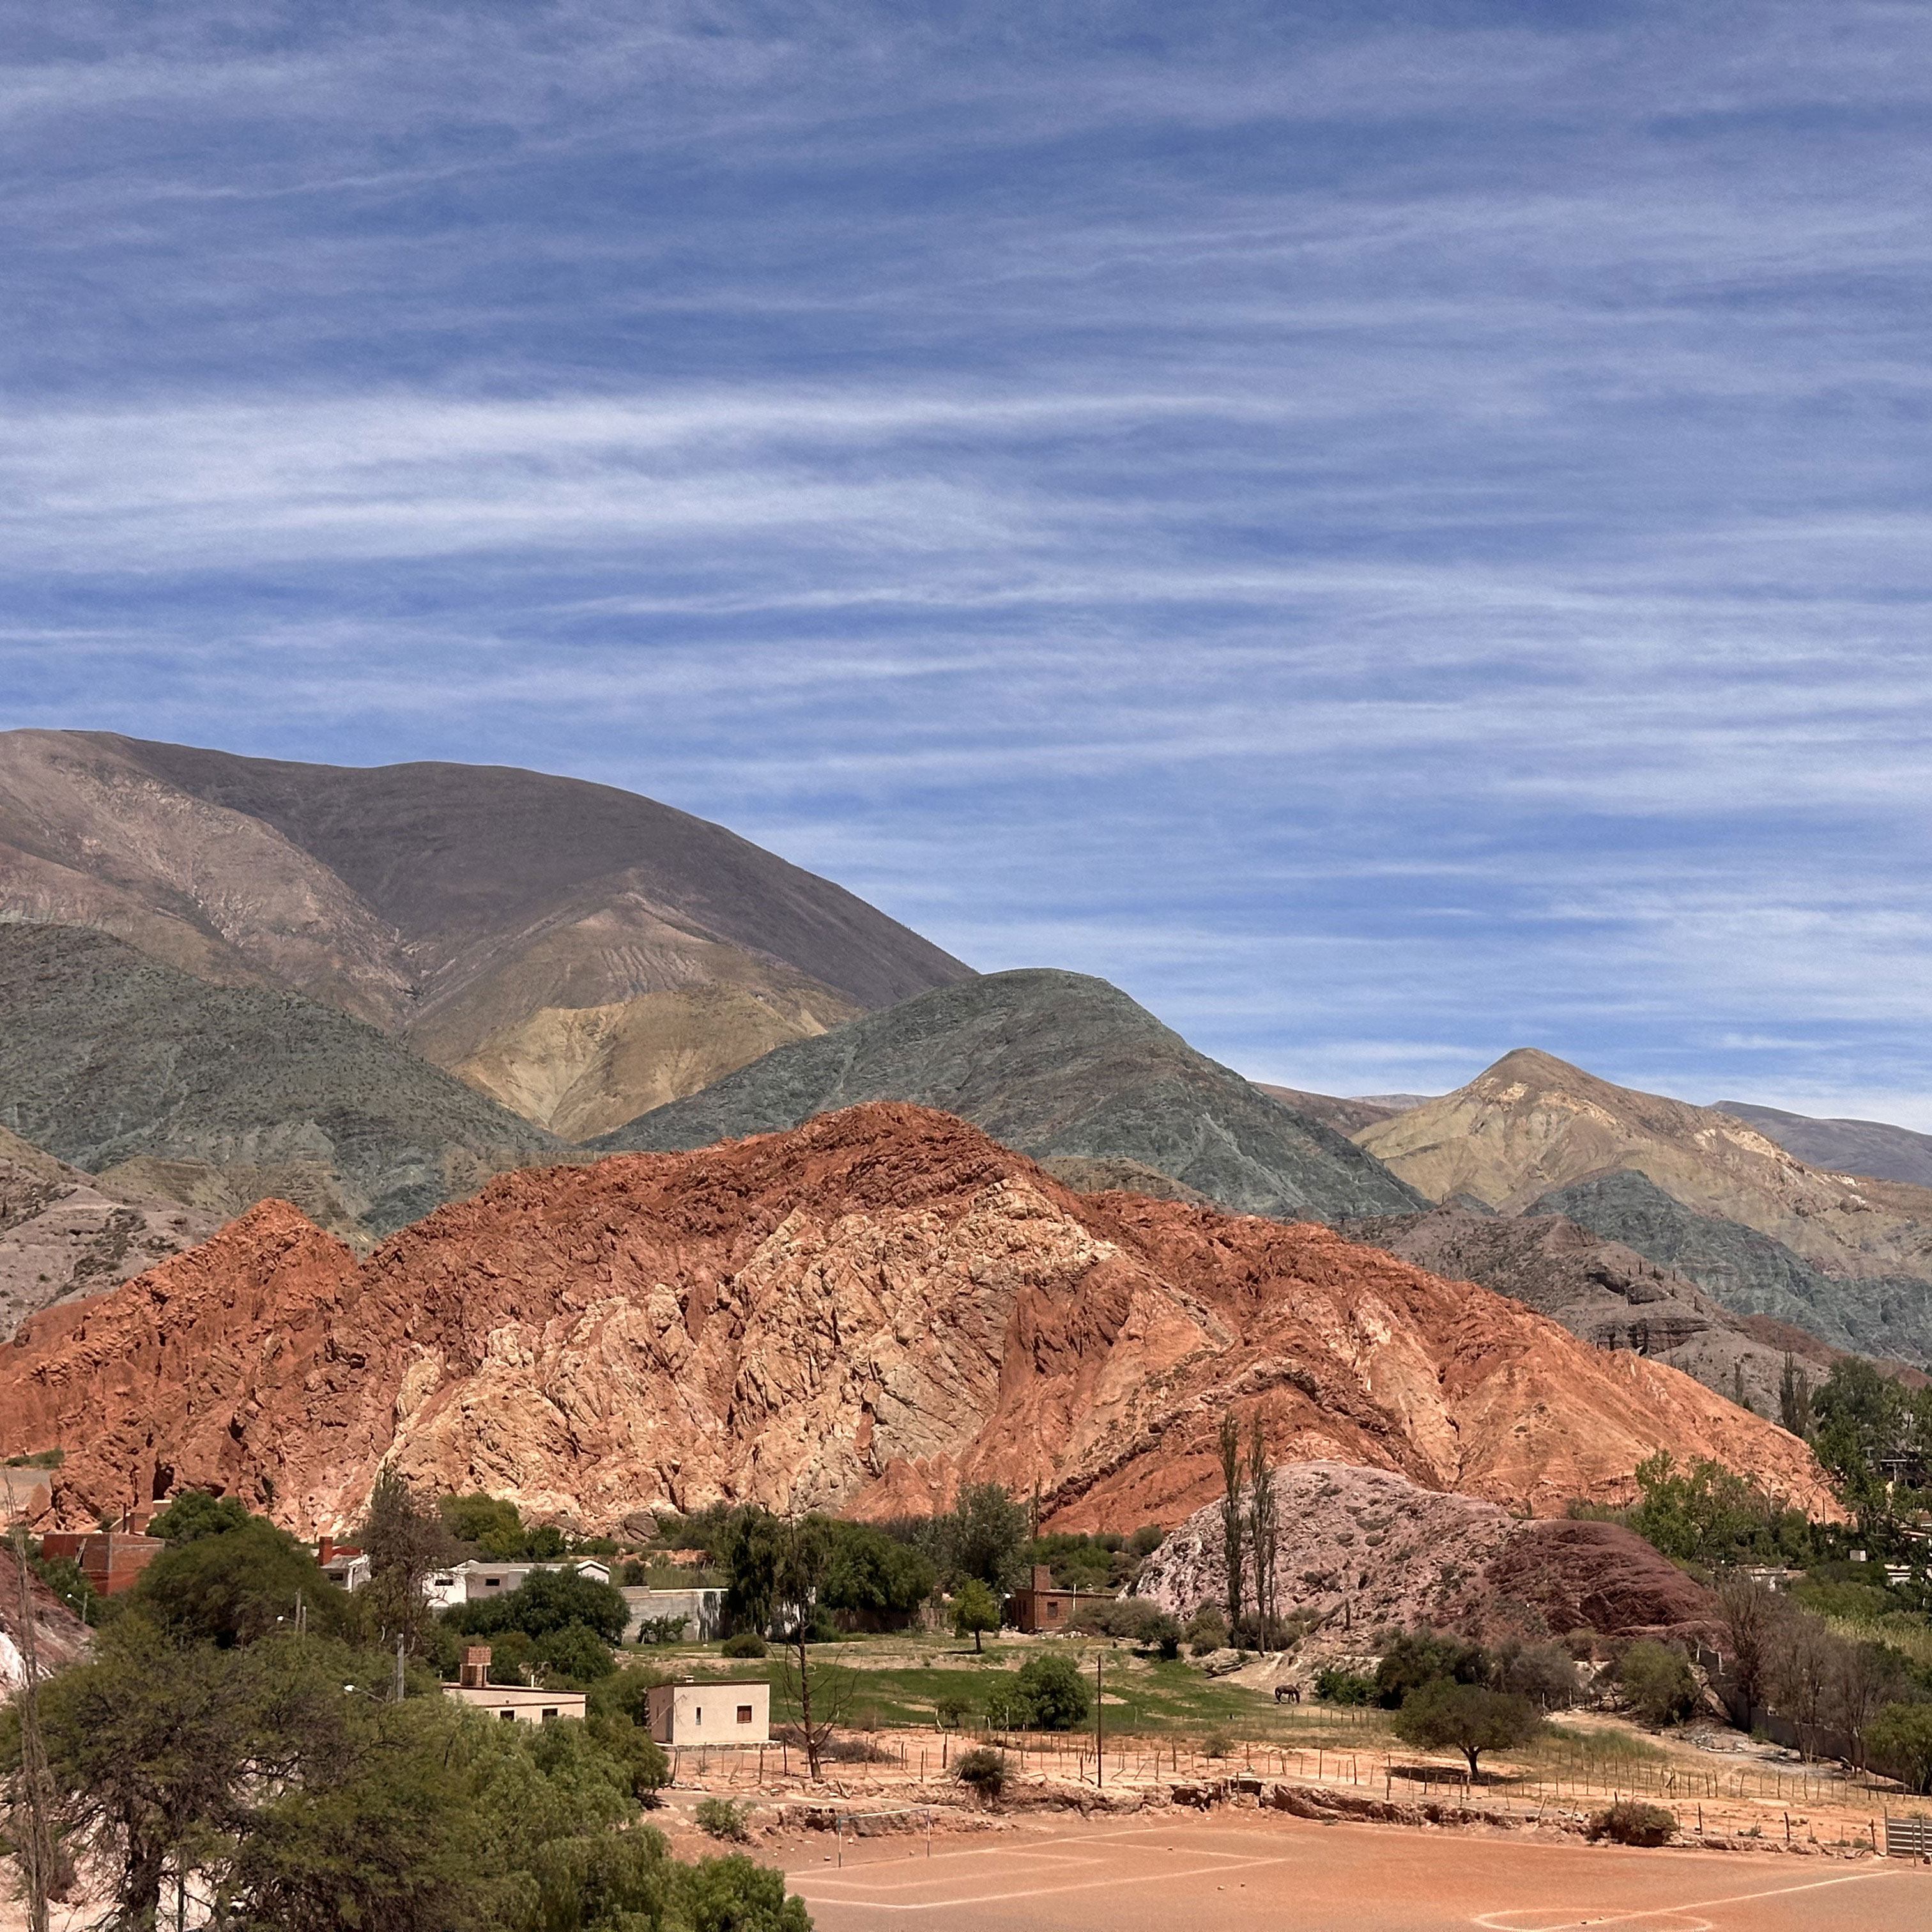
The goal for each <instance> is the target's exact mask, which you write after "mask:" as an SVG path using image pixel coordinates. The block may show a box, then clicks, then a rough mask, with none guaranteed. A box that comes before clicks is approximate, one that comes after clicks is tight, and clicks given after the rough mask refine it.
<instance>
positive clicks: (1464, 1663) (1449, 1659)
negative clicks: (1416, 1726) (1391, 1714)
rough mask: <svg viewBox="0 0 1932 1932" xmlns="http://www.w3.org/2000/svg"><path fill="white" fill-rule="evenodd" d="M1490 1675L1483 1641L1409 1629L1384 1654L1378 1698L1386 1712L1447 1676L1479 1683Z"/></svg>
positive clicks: (1463, 1682)
mask: <svg viewBox="0 0 1932 1932" xmlns="http://www.w3.org/2000/svg"><path fill="white" fill-rule="evenodd" d="M1489 1674H1490V1658H1489V1653H1488V1652H1487V1651H1485V1650H1484V1649H1483V1647H1482V1646H1481V1644H1475V1643H1464V1642H1463V1640H1462V1639H1461V1638H1460V1637H1440V1636H1438V1635H1437V1634H1436V1633H1435V1632H1434V1631H1408V1632H1406V1634H1404V1635H1403V1636H1401V1637H1397V1639H1396V1640H1395V1641H1394V1643H1392V1644H1391V1645H1390V1646H1388V1649H1386V1650H1385V1652H1383V1653H1382V1662H1381V1663H1380V1664H1379V1665H1378V1666H1377V1667H1376V1702H1377V1703H1379V1704H1380V1705H1381V1706H1382V1709H1384V1710H1385V1711H1394V1710H1397V1709H1400V1707H1401V1706H1402V1705H1403V1703H1404V1702H1405V1701H1406V1700H1407V1698H1408V1697H1409V1694H1410V1693H1411V1692H1412V1691H1419V1690H1421V1688H1422V1687H1423V1686H1424V1685H1426V1684H1434V1683H1437V1682H1442V1681H1443V1680H1445V1679H1447V1680H1448V1681H1449V1682H1454V1683H1457V1684H1481V1683H1482V1682H1484V1680H1485V1679H1487V1677H1488V1676H1489Z"/></svg>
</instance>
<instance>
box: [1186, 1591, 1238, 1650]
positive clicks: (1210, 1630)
mask: <svg viewBox="0 0 1932 1932" xmlns="http://www.w3.org/2000/svg"><path fill="white" fill-rule="evenodd" d="M1187 1647H1188V1649H1190V1650H1191V1651H1192V1652H1193V1653H1194V1655H1196V1657H1205V1656H1207V1655H1208V1654H1209V1652H1212V1651H1217V1650H1225V1649H1227V1647H1228V1619H1226V1617H1224V1616H1223V1615H1222V1614H1221V1608H1220V1605H1219V1604H1202V1606H1201V1607H1200V1608H1199V1610H1196V1612H1195V1613H1194V1621H1193V1622H1192V1623H1190V1625H1188V1626H1187Z"/></svg>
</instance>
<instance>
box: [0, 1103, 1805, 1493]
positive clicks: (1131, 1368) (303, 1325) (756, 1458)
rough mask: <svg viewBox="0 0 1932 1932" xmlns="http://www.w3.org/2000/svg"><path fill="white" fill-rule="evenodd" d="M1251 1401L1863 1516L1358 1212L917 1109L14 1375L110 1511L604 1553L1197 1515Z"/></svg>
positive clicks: (229, 1269) (1790, 1451)
mask: <svg viewBox="0 0 1932 1932" xmlns="http://www.w3.org/2000/svg"><path fill="white" fill-rule="evenodd" d="M1229 1406H1236V1407H1238V1408H1240V1409H1242V1410H1243V1411H1244V1412H1246V1411H1248V1410H1250V1409H1258V1410H1259V1412H1260V1413H1261V1415H1262V1418H1263V1419H1264V1422H1265V1428H1266V1431H1267V1434H1268V1440H1269V1442H1270V1444H1271V1447H1272V1448H1273V1450H1274V1453H1275V1454H1276V1455H1277V1457H1280V1458H1281V1459H1282V1460H1319V1459H1332V1460H1340V1461H1343V1462H1347V1463H1354V1464H1358V1465H1364V1466H1372V1467H1379V1468H1382V1469H1392V1470H1394V1471H1396V1472H1399V1473H1400V1474H1402V1475H1405V1476H1406V1477H1408V1478H1409V1479H1410V1480H1412V1481H1415V1482H1416V1483H1418V1484H1421V1485H1423V1486H1424V1487H1428V1488H1431V1489H1443V1490H1449V1489H1454V1490H1466V1491H1469V1492H1470V1493H1474V1494H1477V1495H1480V1496H1487V1497H1489V1498H1490V1499H1494V1500H1498V1501H1507V1502H1510V1503H1511V1504H1512V1505H1520V1504H1523V1503H1525V1502H1527V1503H1529V1504H1531V1505H1533V1506H1534V1507H1535V1508H1536V1510H1537V1511H1538V1512H1539V1513H1544V1514H1547V1513H1549V1512H1550V1511H1555V1510H1559V1509H1560V1508H1561V1507H1562V1504H1563V1503H1564V1502H1565V1501H1566V1500H1567V1499H1568V1498H1570V1497H1571V1496H1594V1497H1598V1498H1602V1499H1613V1498H1620V1497H1622V1496H1626V1495H1628V1493H1629V1491H1630V1479H1631V1472H1632V1470H1633V1469H1634V1467H1635V1466H1636V1465H1637V1463H1638V1462H1639V1461H1640V1460H1642V1459H1643V1457H1645V1456H1646V1455H1649V1454H1651V1453H1652V1451H1654V1450H1656V1449H1658V1448H1668V1449H1670V1450H1671V1451H1673V1453H1674V1454H1679V1455H1680V1456H1684V1457H1693V1456H1699V1455H1709V1456H1713V1457H1717V1458H1718V1460H1721V1461H1723V1462H1725V1463H1728V1464H1730V1465H1731V1466H1734V1467H1737V1468H1740V1469H1751V1470H1752V1471H1753V1472H1756V1473H1757V1474H1759V1475H1761V1476H1763V1477H1764V1478H1766V1480H1768V1481H1772V1482H1775V1483H1776V1484H1778V1487H1781V1489H1783V1490H1784V1491H1786V1492H1787V1493H1790V1494H1791V1495H1793V1496H1796V1497H1797V1498H1799V1499H1801V1500H1802V1501H1805V1502H1810V1503H1812V1504H1814V1505H1819V1506H1825V1505H1826V1498H1825V1496H1824V1493H1823V1489H1822V1487H1821V1486H1820V1482H1819V1481H1818V1478H1817V1472H1816V1470H1815V1469H1814V1467H1813V1466H1812V1463H1811V1457H1810V1455H1809V1452H1808V1451H1807V1450H1806V1449H1805V1448H1804V1446H1803V1445H1802V1444H1800V1443H1799V1442H1796V1440H1794V1439H1793V1438H1792V1437H1790V1436H1787V1435H1785V1434H1784V1433H1783V1432H1782V1431H1781V1430H1778V1429H1775V1428H1774V1427H1772V1426H1771V1425H1770V1424H1767V1423H1765V1422H1763V1421H1760V1420H1758V1419H1757V1418H1756V1417H1754V1416H1752V1415H1748V1414H1747V1413H1745V1412H1744V1411H1742V1410H1741V1409H1736V1408H1734V1407H1733V1406H1731V1405H1730V1403H1726V1402H1724V1401H1723V1400H1720V1399H1719V1398H1718V1397H1716V1396H1714V1395H1713V1394H1711V1393H1710V1392H1709V1391H1708V1390H1706V1389H1705V1388H1702V1387H1700V1385H1698V1384H1697V1383H1696V1382H1693V1381H1692V1380H1691V1379H1690V1378H1689V1377H1688V1376H1683V1375H1680V1374H1679V1373H1677V1372H1676V1370H1672V1369H1669V1368H1665V1367H1661V1366H1659V1365H1658V1364H1655V1363H1653V1362H1650V1361H1645V1360H1644V1359H1643V1358H1642V1357H1640V1356H1638V1355H1631V1354H1616V1355H1610V1354H1606V1353H1604V1352H1601V1351H1599V1350H1597V1349H1592V1348H1590V1347H1589V1346H1586V1344H1584V1343H1580V1342H1579V1341H1577V1340H1576V1339H1575V1338H1574V1337H1572V1336H1571V1335H1570V1334H1568V1333H1566V1332H1565V1331H1564V1330H1563V1329H1562V1328H1559V1327H1558V1326H1557V1325H1556V1324H1555V1323H1553V1322H1549V1321H1547V1320H1545V1319H1543V1318H1542V1317H1541V1316H1537V1315H1535V1314H1532V1313H1531V1312H1529V1310H1526V1309H1525V1308H1523V1307H1520V1305H1519V1304H1517V1303H1514V1302H1513V1301H1508V1300H1506V1299H1505V1298H1502V1296H1499V1295H1493V1294H1491V1293H1490V1292H1487V1290H1485V1289H1480V1288H1476V1287H1473V1286H1469V1285H1468V1284H1456V1283H1445V1282H1443V1281H1441V1280H1438V1279H1437V1278H1436V1277H1434V1276H1433V1275H1430V1274H1425V1273H1424V1271H1421V1269H1418V1268H1412V1267H1411V1266H1409V1265H1407V1264H1406V1263H1404V1262H1400V1261H1397V1260H1396V1259H1394V1258H1393V1257H1392V1256H1387V1255H1384V1254H1382V1253H1378V1252H1376V1251H1375V1250H1370V1249H1366V1248H1362V1247H1357V1246H1355V1245H1353V1244H1350V1243H1349V1242H1347V1241H1343V1239H1342V1238H1340V1237H1339V1236H1338V1235H1334V1234H1333V1233H1331V1232H1330V1231H1329V1230H1328V1229H1325V1228H1320V1227H1317V1226H1312V1225H1310V1224H1306V1223H1304V1224H1301V1225H1290V1224H1287V1223H1281V1222H1278V1221H1273V1220H1265V1219H1262V1218H1261V1217H1254V1216H1244V1217H1230V1216H1228V1215H1225V1214H1220V1213H1217V1212H1215V1211H1211V1210H1208V1209H1205V1208H1198V1207H1194V1206H1191V1205H1187V1204H1184V1203H1180V1202H1165V1201H1154V1200H1149V1199H1145V1198H1143V1197H1140V1196H1133V1195H1127V1194H1114V1195H1101V1196H1094V1195H1086V1196H1082V1195H1077V1194H1075V1193H1072V1192H1070V1190H1068V1189H1067V1188H1066V1187H1063V1186H1062V1185H1061V1184H1060V1183H1059V1182H1058V1181H1055V1180H1054V1179H1052V1178H1051V1177H1050V1176H1049V1175H1046V1173H1045V1172H1043V1171H1042V1170H1041V1169H1040V1168H1038V1167H1037V1166H1035V1165H1034V1163H1032V1162H1031V1161H1029V1160H1027V1159H1025V1157H1023V1156H1021V1155H1019V1154H1013V1153H1012V1152H1010V1151H1008V1150H1007V1149H1006V1148H1002V1147H1001V1146H1000V1145H998V1144H997V1143H996V1142H993V1141H992V1140H990V1139H988V1138H987V1137H986V1136H985V1135H984V1134H983V1133H980V1132H979V1131H978V1130H976V1129H974V1128H972V1127H968V1126H967V1125H966V1124H965V1123H963V1122H962V1121H957V1120H955V1119H953V1118H950V1116H947V1115H940V1114H935V1113H931V1112H926V1111H925V1110H923V1109H919V1108H915V1107H910V1106H904V1105H900V1104H895V1103H877V1104H874V1105H869V1106H859V1107H854V1108H852V1109H849V1110H848V1111H847V1112H843V1113H838V1114H833V1115H825V1116H823V1117H821V1118H819V1119H817V1120H815V1121H812V1122H811V1123H810V1124H808V1125H806V1126H805V1127H801V1128H799V1129H796V1130H793V1131H792V1132H790V1133H782V1134H772V1135H769V1136H763V1137H761V1138H757V1139H751V1140H748V1141H742V1142H735V1143H732V1144H729V1145H723V1146H718V1147H712V1148H704V1149H702V1150H700V1151H697V1152H694V1153H690V1154H638V1155H629V1156H619V1157H614V1158H613V1159H610V1160H604V1161H601V1162H599V1163H597V1164H596V1165H595V1166H589V1167H574V1168H562V1169H546V1170H529V1169H526V1170H523V1171H522V1172H517V1173H513V1174H508V1175H501V1176H499V1177H498V1178H496V1180H494V1181H491V1182H490V1183H489V1184H487V1186H485V1187H484V1188H483V1189H482V1190H481V1192H480V1193H478V1194H477V1195H475V1196H473V1197H472V1199H469V1200H468V1201H466V1202H461V1203H460V1204H454V1205H450V1206H449V1207H446V1208H443V1209H441V1210H440V1211H438V1212H437V1213H436V1214H433V1215H431V1217H429V1218H428V1220H425V1221H422V1222H420V1223H417V1224H416V1226H413V1227H411V1228H409V1229H405V1230H404V1231H403V1232H401V1233H399V1234H398V1235H395V1236H394V1237H393V1238H392V1239H390V1240H389V1241H387V1242H386V1243H385V1244H384V1245H383V1247H381V1248H380V1249H379V1250H377V1251H376V1253H374V1255H373V1256H371V1257H370V1258H369V1259H368V1260H367V1261H366V1262H363V1263H362V1265H360V1266H359V1265H357V1263H356V1260H355V1258H354V1257H353V1256H352V1255H351V1254H350V1252H349V1250H347V1249H346V1248H344V1247H342V1246H341V1244H338V1243H337V1242H335V1241H333V1240H332V1239H331V1238H329V1237H328V1236H326V1235H323V1233H321V1232H320V1231H319V1230H318V1229H315V1228H314V1226H311V1224H309V1223H308V1222H306V1221H305V1220H303V1218H302V1217H301V1216H300V1215H299V1214H297V1213H296V1211H294V1210H293V1208H288V1207H287V1206H285V1205H281V1204H278V1203H269V1204H265V1205H263V1206H262V1207H260V1208H257V1209H255V1210H254V1211H253V1212H252V1213H251V1214H249V1215H248V1216H247V1217H245V1218H244V1219H243V1220H241V1221H239V1222H238V1223H236V1224H235V1225H233V1226H231V1227H229V1228H228V1229H226V1230H224V1231H223V1232H222V1233H221V1234H220V1235H218V1236H217V1237H216V1238H215V1239H214V1240H213V1241H210V1242H208V1243H207V1244H205V1246H203V1247H200V1248H198V1249H196V1250H194V1251H193V1252H192V1253H189V1254H187V1255H185V1256H181V1258H180V1259H178V1260H175V1261H173V1262H169V1263H167V1264H166V1265H163V1267H161V1268H157V1269H156V1270H154V1271H153V1272H151V1274H147V1275H145V1276H143V1277H141V1278H139V1280H136V1281H133V1282H131V1283H128V1284H127V1286H124V1287H123V1288H121V1289H117V1290H116V1291H115V1292H114V1293H113V1294H112V1295H107V1296H105V1297H102V1298H98V1299H95V1300H94V1301H87V1302H80V1303H74V1304H69V1305H68V1306H66V1307H60V1308H55V1309H52V1310H48V1311H47V1312H46V1313H43V1314H42V1315H39V1316H35V1317H34V1319H32V1320H31V1322H28V1324H27V1325H26V1328H25V1329H24V1330H23V1331H22V1334H21V1336H20V1338H18V1339H17V1340H16V1343H15V1344H14V1346H13V1347H12V1348H10V1349H7V1350H5V1351H4V1352H0V1454H13V1453H19V1452H21V1451H29V1450H38V1449H43V1448H52V1447H55V1446H57V1445H58V1446H61V1447H63V1448H65V1449H66V1450H67V1451H68V1454H67V1458H66V1460H65V1464H64V1466H63V1467H62V1469H59V1470H58V1472H55V1479H54V1480H55V1489H54V1495H53V1503H52V1514H55V1515H57V1516H58V1517H60V1518H62V1519H63V1520H74V1521H92V1520H93V1519H94V1518H95V1516H96V1515H97V1514H98V1513H99V1512H101V1511H104V1510H109V1509H118V1508H123V1507H125V1506H127V1505H130V1504H136V1503H145V1502H148V1501H151V1500H152V1499H154V1498H155V1497H157V1496H162V1495H165V1494H166V1493H168V1492H169V1490H170V1489H172V1488H174V1487H178V1486H179V1485H181V1484H210V1485H216V1486H219V1487H222V1488H223V1489H226V1490H231V1491H234V1492H236V1493H239V1494H241V1495H242V1496H245V1498H246V1499H248V1500H249V1501H250V1502H253V1503H256V1504H258V1505H265V1506H268V1507H270V1508H272V1509H273V1511H275V1514H277V1515H278V1517H281V1519H282V1520H284V1521H285V1522H287V1523H290V1525H292V1526H300V1527H302V1528H305V1529H314V1528H316V1527H319V1526H328V1525H331V1524H338V1523H344V1522H346V1521H347V1520H350V1519H351V1518H353V1516H354V1514H356V1510H357V1508H359V1505H360V1504H361V1502H362V1499H363V1498H364V1497H365V1496H366V1494H367V1492H368V1488H369V1486H370V1484H371V1481H372V1479H373V1477H374V1472H375V1471H376V1469H377V1466H378V1464H379V1463H380V1462H381V1461H382V1460H383V1459H385V1458H387V1459H389V1460H392V1462H393V1463H394V1464H395V1466H396V1467H398V1469H401V1471H402V1472H404V1474H405V1475H409V1476H410V1477H413V1478H418V1479H420V1480H422V1481H425V1482H426V1483H431V1484H437V1485H440V1486H443V1487H456V1488H459V1489H468V1488H472V1487H481V1488H483V1489H486V1490H490V1491H492V1492H493V1493H499V1494H502V1495H507V1496H511V1497H514V1499H516V1500H517V1502H519V1503H520V1505H523V1507H524V1508H526V1509H527V1510H529V1511H532V1512H533V1513H535V1514H538V1515H541V1516H548V1517H568V1518H571V1519H574V1520H576V1521H577V1523H580V1524H581V1525H582V1526H584V1527H586V1528H590V1527H595V1526H605V1525H608V1524H611V1523H616V1522H617V1521H618V1520H621V1518H622V1517H624V1516H625V1515H626V1514H628V1513H630V1512H631V1511H635V1510H637V1509H640V1508H647V1507H649V1506H650V1505H655V1504H659V1503H663V1502H670V1503H671V1504H673V1505H676V1506H677V1507H678V1508H686V1509H688V1508H694V1507H696V1506H697V1505H701V1504H703V1503H705V1502H708V1501H710V1500H712V1499H715V1498H718V1497H729V1498H749V1499H757V1500H760V1501H762V1502H766V1503H769V1504H771V1505H773V1506H775V1507H776V1508H781V1509H790V1508H798V1507H805V1506H824V1507H828V1508H841V1509H844V1510H847V1511H853V1512H855V1513H857V1514H874V1515H876V1514H893V1513H898V1512H899V1511H905V1510H908V1509H913V1508H926V1507H930V1506H932V1505H934V1504H936V1503H943V1502H945V1501H946V1500H947V1499H948V1498H949V1497H950V1496H951V1495H952V1494H953V1491H954V1490H955V1488H956V1486H957V1484H959V1482H961V1481H962V1480H968V1479H974V1480H977V1479H981V1478H992V1479H997V1480H999V1481H1004V1482H1005V1483H1007V1484H1009V1485H1010V1486H1011V1487H1013V1488H1014V1489H1015V1490H1017V1491H1019V1492H1021V1493H1027V1492H1030V1491H1031V1490H1032V1489H1033V1488H1034V1485H1035V1484H1039V1486H1040V1490H1041V1492H1042V1496H1043V1502H1044V1505H1045V1507H1046V1511H1047V1512H1048V1514H1049V1516H1051V1517H1052V1519H1053V1520H1055V1522H1056V1523H1060V1524H1062V1525H1064V1526H1068V1527H1073V1528H1079V1527H1083V1526H1097V1525H1102V1524H1106V1525H1118V1524H1121V1523H1144V1522H1148V1521H1150V1520H1152V1521H1158V1522H1163V1523H1175V1522H1178V1521H1179V1520H1181V1519H1182V1518H1183V1517H1186V1516H1187V1514H1189V1513H1190V1511H1193V1510H1195V1509H1196V1508H1199V1507H1200V1506H1201V1505H1202V1504H1203V1503H1205V1502H1208V1501H1209V1500H1211V1499H1212V1497H1213V1496H1214V1495H1215V1494H1216V1493H1217V1484H1218V1482H1219V1474H1218V1467H1217V1458H1216V1455H1215V1450H1214V1433H1215V1430H1216V1427H1217V1424H1218V1422H1219V1420H1220V1416H1221V1415H1222V1414H1223V1412H1224V1411H1225V1410H1226V1409H1227V1408H1229Z"/></svg>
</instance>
